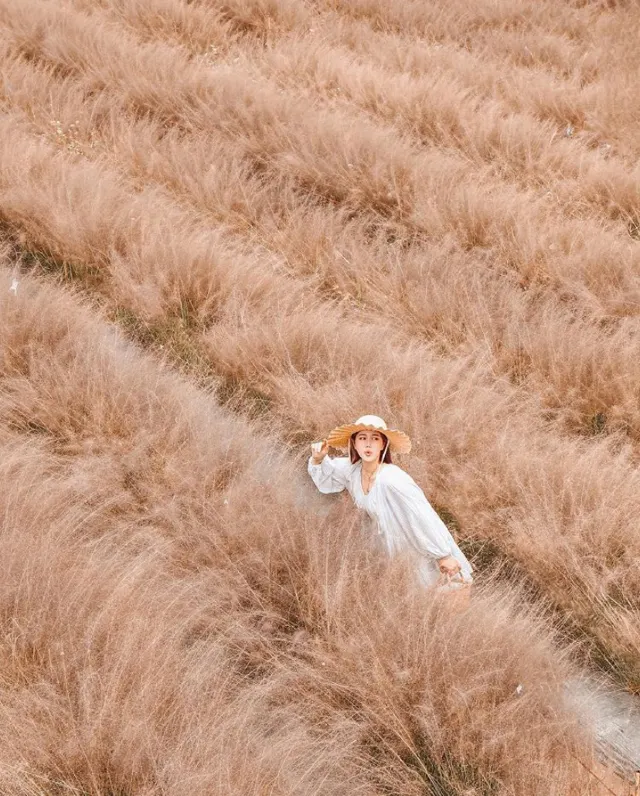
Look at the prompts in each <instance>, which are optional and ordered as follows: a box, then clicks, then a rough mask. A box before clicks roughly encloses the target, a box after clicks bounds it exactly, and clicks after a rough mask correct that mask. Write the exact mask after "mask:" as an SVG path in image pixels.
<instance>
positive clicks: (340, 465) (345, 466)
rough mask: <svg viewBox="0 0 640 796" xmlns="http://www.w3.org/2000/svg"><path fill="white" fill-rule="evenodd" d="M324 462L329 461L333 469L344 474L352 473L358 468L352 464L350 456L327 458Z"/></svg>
mask: <svg viewBox="0 0 640 796" xmlns="http://www.w3.org/2000/svg"><path fill="white" fill-rule="evenodd" d="M324 460H325V461H329V463H330V466H331V467H333V469H335V470H340V472H343V473H351V472H353V470H354V468H355V467H356V466H357V465H356V464H352V463H351V460H350V459H349V457H348V456H336V457H333V458H332V457H330V456H326V457H325V459H324Z"/></svg>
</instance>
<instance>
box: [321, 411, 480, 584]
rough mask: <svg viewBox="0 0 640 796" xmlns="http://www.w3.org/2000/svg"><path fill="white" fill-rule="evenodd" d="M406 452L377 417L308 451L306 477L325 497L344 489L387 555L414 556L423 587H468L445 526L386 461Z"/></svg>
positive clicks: (467, 573) (465, 568) (399, 436)
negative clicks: (333, 454)
mask: <svg viewBox="0 0 640 796" xmlns="http://www.w3.org/2000/svg"><path fill="white" fill-rule="evenodd" d="M329 445H331V446H332V447H335V448H346V449H347V450H348V456H347V457H345V458H337V459H332V458H330V457H329V456H327V451H328V448H329ZM410 450H411V441H410V439H409V437H408V436H407V435H406V434H405V433H404V432H402V431H398V430H396V429H389V428H387V425H386V423H385V422H384V420H382V418H380V417H377V416H376V415H365V416H364V417H360V418H358V420H356V422H355V423H351V424H349V425H346V426H339V427H338V428H335V429H334V430H333V431H332V432H331V433H330V434H329V436H328V437H327V439H325V440H323V441H322V442H321V443H314V444H313V445H312V454H311V457H310V459H309V465H308V470H309V475H310V476H311V478H312V479H313V481H314V483H315V485H316V486H317V487H318V489H319V490H320V492H322V493H324V494H328V493H330V492H342V490H343V489H346V490H347V491H348V492H349V494H350V495H351V497H352V498H353V500H354V502H355V504H356V506H358V508H359V509H362V510H363V511H365V512H366V513H367V515H368V516H369V517H370V518H371V520H372V523H371V525H372V529H373V530H374V531H375V532H377V533H378V534H379V536H380V537H381V540H382V542H383V544H384V547H385V548H386V550H387V552H388V553H389V554H390V555H394V554H397V553H403V552H409V553H411V554H413V556H414V557H415V559H416V563H417V567H418V573H419V575H420V578H421V580H422V582H423V583H425V585H427V586H435V585H436V584H438V582H442V581H443V579H445V580H447V581H450V580H454V581H457V582H459V583H461V584H462V583H471V582H472V578H471V571H472V570H471V564H470V563H469V562H468V561H467V559H466V558H465V556H464V553H462V551H461V550H460V548H459V547H458V545H457V544H456V543H455V541H454V539H453V537H452V536H451V534H450V533H449V530H448V528H447V526H446V525H445V524H444V523H443V522H442V520H441V519H440V517H439V516H438V515H437V513H436V512H435V510H434V509H433V507H432V506H431V504H430V503H429V501H428V500H427V498H426V497H425V496H424V492H423V491H422V490H421V489H420V487H419V486H418V485H417V484H416V482H415V481H414V480H413V478H411V476H410V475H409V474H408V473H406V472H405V471H404V470H402V469H400V467H397V466H396V465H395V464H393V463H392V461H391V454H392V453H396V452H397V453H408V452H409V451H410Z"/></svg>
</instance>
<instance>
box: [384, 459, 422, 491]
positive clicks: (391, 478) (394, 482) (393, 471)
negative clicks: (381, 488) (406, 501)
mask: <svg viewBox="0 0 640 796" xmlns="http://www.w3.org/2000/svg"><path fill="white" fill-rule="evenodd" d="M378 481H380V483H383V484H386V485H388V486H391V487H394V486H395V487H400V488H401V487H403V486H404V487H407V486H415V485H416V482H415V481H414V480H413V478H412V477H411V476H410V475H409V473H408V472H406V470H403V469H402V467H398V465H397V464H385V465H384V467H383V468H382V469H381V471H380V474H379V475H378Z"/></svg>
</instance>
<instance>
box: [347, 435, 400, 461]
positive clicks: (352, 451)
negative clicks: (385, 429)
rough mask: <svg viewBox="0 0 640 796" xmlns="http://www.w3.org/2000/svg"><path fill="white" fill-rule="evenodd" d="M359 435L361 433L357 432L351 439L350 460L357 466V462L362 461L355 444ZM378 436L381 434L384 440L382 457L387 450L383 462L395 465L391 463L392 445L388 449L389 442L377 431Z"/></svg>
mask: <svg viewBox="0 0 640 796" xmlns="http://www.w3.org/2000/svg"><path fill="white" fill-rule="evenodd" d="M359 433H360V432H359V431H355V432H354V433H353V434H352V435H351V436H350V437H349V458H350V459H351V464H355V463H356V462H359V461H360V454H359V453H358V451H357V450H356V444H355V442H356V440H355V438H356V436H357V435H358V434H359ZM376 434H380V436H381V437H382V439H383V440H384V446H383V448H382V450H381V451H380V455H381V456H382V454H383V453H384V451H385V448H386V450H387V452H386V453H385V454H384V459H381V461H383V462H384V463H385V464H393V462H392V461H391V445H389V446H388V447H387V444H388V442H389V440H388V439H387V437H386V436H385V435H384V434H383V433H382V431H376Z"/></svg>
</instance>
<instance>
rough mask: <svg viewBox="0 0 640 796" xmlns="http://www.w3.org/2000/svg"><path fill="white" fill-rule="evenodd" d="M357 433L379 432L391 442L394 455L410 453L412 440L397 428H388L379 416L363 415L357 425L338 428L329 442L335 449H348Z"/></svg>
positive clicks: (331, 435)
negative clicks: (350, 441) (352, 437)
mask: <svg viewBox="0 0 640 796" xmlns="http://www.w3.org/2000/svg"><path fill="white" fill-rule="evenodd" d="M356 431H379V432H380V433H381V434H384V435H385V437H386V438H387V439H388V440H389V448H390V449H391V452H392V453H409V451H410V450H411V440H410V439H409V437H408V436H407V435H406V434H405V433H404V431H398V430H397V429H395V428H387V424H386V423H385V422H384V420H383V419H382V418H381V417H378V416H377V415H363V416H362V417H359V418H358V419H357V420H356V422H355V423H350V424H349V425H346V426H338V427H337V428H334V429H333V431H332V432H331V433H330V434H329V436H328V437H327V442H328V443H329V445H331V446H332V447H334V448H348V447H349V440H350V439H351V435H352V434H355V433H356Z"/></svg>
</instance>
